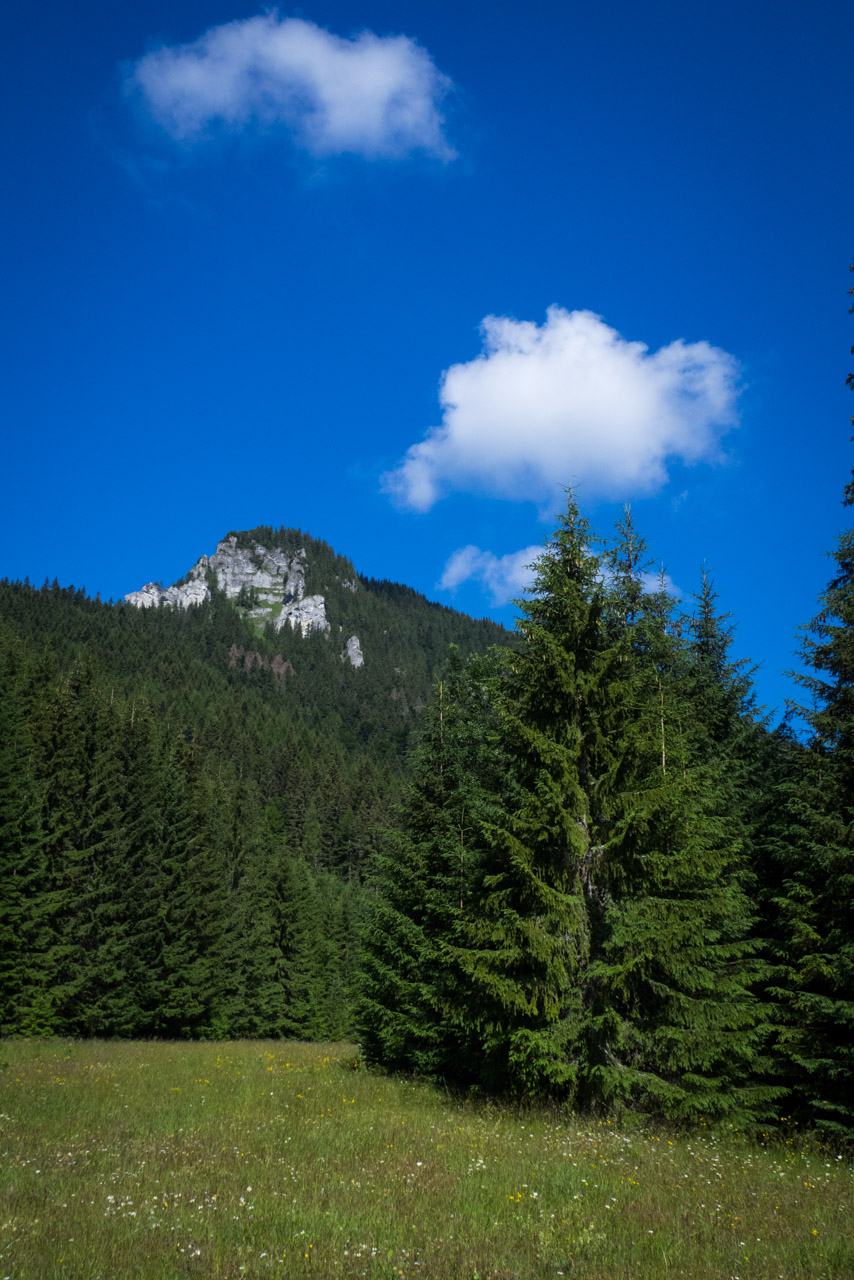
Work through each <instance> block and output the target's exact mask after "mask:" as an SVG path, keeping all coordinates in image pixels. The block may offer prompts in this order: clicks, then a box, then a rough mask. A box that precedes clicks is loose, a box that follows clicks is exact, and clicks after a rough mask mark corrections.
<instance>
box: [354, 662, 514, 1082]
mask: <svg viewBox="0 0 854 1280" xmlns="http://www.w3.org/2000/svg"><path fill="white" fill-rule="evenodd" d="M501 670H502V659H501V657H500V656H499V655H498V654H493V655H488V656H487V657H485V658H476V659H472V660H471V661H470V662H469V663H468V664H467V665H466V664H464V663H463V662H462V660H461V658H460V655H459V654H458V653H457V652H456V651H455V650H453V649H452V651H451V654H450V657H449V663H448V669H447V671H446V673H445V676H444V678H443V679H442V680H441V681H440V682H439V685H438V688H437V691H436V697H435V700H434V703H433V705H432V706H431V708H430V709H429V711H428V713H427V721H426V724H425V726H424V729H423V732H422V735H421V740H420V742H419V745H418V748H417V750H416V752H415V755H414V759H413V778H412V783H411V786H410V788H409V791H408V794H407V796H406V798H405V799H404V801H403V802H402V804H401V807H400V813H399V824H398V826H397V827H395V828H392V829H389V830H388V831H386V832H385V835H384V840H383V842H382V844H381V846H380V847H379V848H378V849H377V850H376V851H375V853H374V856H373V859H372V862H371V880H370V885H369V888H370V892H371V897H370V901H369V904H368V907H367V909H366V912H365V919H364V924H363V930H362V932H363V957H362V974H361V997H360V1000H359V1008H358V1024H359V1031H360V1037H361V1040H362V1044H363V1046H364V1049H365V1052H366V1054H367V1056H368V1058H369V1059H370V1060H372V1061H377V1062H381V1063H383V1065H385V1066H387V1067H391V1068H397V1069H402V1070H408V1071H417V1072H419V1073H422V1074H427V1075H433V1076H441V1077H443V1078H445V1079H448V1078H455V1079H457V1080H464V1081H467V1082H469V1083H472V1082H481V1077H482V1064H481V1062H480V1059H479V1056H478V1044H477V1042H476V1040H473V1038H472V1031H473V1025H472V1023H471V1021H470V1015H471V1009H472V1001H471V999H470V997H469V995H468V986H469V980H468V975H467V973H466V958H465V957H466V955H467V948H466V942H467V938H466V934H465V929H466V922H467V921H469V922H470V921H472V920H474V919H476V917H477V915H478V912H479V909H480V904H481V893H480V881H481V878H482V872H481V867H480V863H481V859H482V854H483V849H484V847H485V846H484V840H483V835H482V827H483V822H484V820H485V817H486V814H487V811H488V807H489V803H490V799H491V796H492V793H493V790H494V788H496V787H497V786H498V785H499V778H500V775H501V772H502V764H503V763H504V756H503V753H502V751H501V748H500V744H499V742H498V739H497V734H496V732H495V728H496V726H495V708H496V705H497V701H498V686H499V683H500V680H501V674H500V673H501Z"/></svg>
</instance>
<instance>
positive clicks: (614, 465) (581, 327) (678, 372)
mask: <svg viewBox="0 0 854 1280" xmlns="http://www.w3.org/2000/svg"><path fill="white" fill-rule="evenodd" d="M481 330H482V334H483V345H484V350H483V353H482V354H481V355H480V356H478V357H477V358H476V359H474V360H470V361H469V362H468V363H466V364H455V365H452V366H451V368H450V369H448V370H446V372H445V373H444V375H443V377H442V382H441V389H440V396H439V398H440V402H441V405H442V410H443V417H442V425H441V426H440V427H435V428H433V429H432V430H431V431H430V432H429V433H428V435H427V436H426V438H425V439H424V440H422V441H421V443H420V444H415V445H413V446H412V447H411V448H410V449H409V450H408V452H407V454H406V457H405V458H404V460H403V461H402V463H401V464H400V466H399V467H398V468H397V469H396V470H394V471H392V472H389V473H388V474H387V475H386V476H384V477H383V482H384V487H385V488H386V490H387V492H389V493H391V494H392V495H393V496H394V497H395V498H396V499H397V500H398V501H399V502H400V504H401V505H403V506H407V507H411V508H413V509H415V510H417V511H427V510H429V508H430V507H432V506H433V504H434V503H435V502H436V501H437V500H438V499H439V498H440V497H441V496H442V495H443V494H444V493H445V492H447V491H449V490H452V489H456V490H469V491H470V490H475V491H478V492H485V493H489V494H492V495H495V496H498V497H503V498H512V499H534V500H536V501H540V500H544V499H550V498H552V497H553V496H554V494H555V492H556V491H557V490H558V489H559V487H560V486H561V485H565V484H568V483H570V482H572V483H573V484H581V485H583V486H584V492H585V494H589V493H591V492H595V493H598V494H601V495H603V496H608V497H622V498H628V497H632V496H636V495H638V494H642V493H651V492H654V491H655V490H657V489H659V488H660V487H661V486H662V485H663V484H664V483H665V482H666V480H667V461H668V459H674V458H679V459H681V460H682V461H683V462H686V463H696V462H700V461H714V460H716V459H717V458H719V457H720V456H721V455H720V446H719V441H720V437H721V435H722V434H723V433H724V431H726V430H727V429H728V428H730V427H731V426H734V425H735V423H736V394H737V383H738V373H739V367H738V363H737V361H736V360H735V358H734V357H733V356H731V355H729V354H728V353H727V352H726V351H722V350H721V349H720V348H718V347H713V346H711V345H710V344H709V343H708V342H692V343H687V342H684V341H682V340H681V339H680V340H678V341H676V342H671V343H670V344H669V345H668V346H666V347H662V348H661V349H660V350H659V351H656V352H654V353H650V351H649V348H648V347H646V346H645V345H644V344H643V343H642V342H629V341H628V340H627V339H626V338H623V337H622V336H621V335H620V334H619V333H617V331H616V329H612V328H610V327H609V326H608V325H606V324H605V323H604V322H603V320H602V319H601V317H600V316H597V315H594V314H593V313H592V312H590V311H566V310H564V309H563V308H562V307H550V308H549V310H548V313H547V318H546V322H545V324H543V325H536V324H534V323H532V322H531V321H527V320H513V319H511V318H509V317H506V316H487V317H486V319H485V320H484V321H483V324H482V326H481Z"/></svg>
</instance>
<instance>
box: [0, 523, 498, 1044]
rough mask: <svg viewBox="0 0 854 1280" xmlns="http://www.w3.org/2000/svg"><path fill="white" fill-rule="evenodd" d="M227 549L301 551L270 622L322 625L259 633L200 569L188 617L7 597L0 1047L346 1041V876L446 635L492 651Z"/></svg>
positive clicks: (354, 869) (303, 557)
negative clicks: (318, 609) (115, 1038)
mask: <svg viewBox="0 0 854 1280" xmlns="http://www.w3.org/2000/svg"><path fill="white" fill-rule="evenodd" d="M230 537H231V540H232V541H231V545H232V546H233V547H234V548H236V549H237V551H239V552H242V551H243V550H244V548H245V549H247V550H248V553H249V555H250V556H253V557H255V559H256V560H262V561H263V559H264V556H267V557H269V556H271V555H272V556H274V557H275V556H276V554H277V553H280V554H279V559H280V560H284V561H287V563H288V565H290V564H292V563H293V561H294V559H295V558H298V565H297V568H298V570H299V572H298V573H297V575H296V578H297V581H296V583H295V582H294V581H293V579H294V575H293V574H291V584H290V585H291V588H292V590H291V600H289V601H282V605H283V607H286V605H287V604H289V603H297V604H300V603H302V602H304V601H305V600H308V599H311V598H312V597H315V598H316V597H317V596H320V595H322V597H323V615H324V618H325V622H326V626H325V627H311V626H309V627H306V626H304V625H303V624H302V621H301V619H300V618H299V617H297V618H296V619H295V620H291V619H290V618H288V617H287V615H286V616H285V618H284V620H283V621H282V622H281V623H280V625H279V627H278V629H277V628H276V617H281V613H282V609H279V612H278V614H276V615H275V616H273V617H271V616H265V615H264V614H263V613H261V612H259V600H258V590H257V587H255V586H253V584H252V583H251V582H250V583H245V582H244V583H240V582H236V581H235V578H234V575H232V577H231V579H230V580H229V581H228V582H226V584H225V587H226V589H223V587H221V586H220V585H219V582H218V580H217V574H216V571H215V567H214V569H211V567H210V561H211V560H213V559H214V557H211V558H207V557H205V558H203V559H204V560H205V561H206V562H207V563H205V564H204V565H203V568H202V571H201V573H200V574H197V575H196V576H195V577H193V573H194V571H191V573H190V574H189V575H188V577H187V581H188V582H192V583H195V586H196V600H197V601H198V602H197V603H195V604H192V605H189V604H188V605H187V606H186V607H182V606H181V605H177V606H176V605H170V604H169V603H165V604H163V605H162V606H161V607H156V608H138V607H134V605H133V604H131V603H121V604H118V605H113V604H105V603H102V602H101V601H99V600H97V599H96V600H93V599H90V598H88V597H87V596H86V595H85V593H84V592H82V591H78V590H75V589H74V588H73V587H65V588H63V587H60V586H59V585H58V584H57V583H54V584H53V585H52V586H48V585H47V584H45V586H44V587H42V588H41V589H38V590H36V589H33V588H32V587H31V586H30V585H29V584H26V583H24V584H21V583H11V582H8V581H3V582H2V583H0V681H2V689H3V701H2V707H1V708H0V857H2V867H0V873H1V874H2V875H3V884H4V886H5V887H4V894H3V899H2V903H0V1002H2V1006H0V1029H2V1030H3V1031H5V1032H10V1031H11V1032H20V1031H24V1032H27V1031H61V1032H70V1033H74V1034H83V1033H98V1034H126V1035H131V1034H169V1035H199V1034H216V1035H228V1034H278V1033H280V1032H288V1033H290V1034H300V1035H323V1034H335V1035H338V1034H344V1033H345V1032H346V1031H348V1030H349V1029H350V1007H351V998H352V992H351V990H350V985H351V984H352V981H353V975H354V972H355V953H354V948H355V932H354V931H355V926H356V920H357V917H358V914H359V910H360V902H361V893H362V890H361V879H362V873H363V868H364V864H365V859H366V857H367V855H368V854H369V852H370V850H371V849H372V848H373V847H374V846H375V843H376V840H377V833H378V832H379V830H380V829H381V828H382V827H383V825H384V824H385V823H387V822H388V820H389V815H390V812H391V809H392V808H393V806H394V804H395V802H396V800H397V798H398V795H399V793H400V788H401V785H402V781H403V778H404V776H405V772H406V758H407V751H408V746H409V743H410V740H411V738H412V734H413V731H414V730H415V728H416V726H417V724H418V721H419V719H420V715H419V711H420V708H421V707H423V705H424V704H425V703H426V701H427V699H428V698H429V696H430V689H431V685H432V682H433V681H434V680H435V678H436V676H437V674H438V673H439V672H440V670H441V669H442V665H443V663H444V661H445V660H446V657H447V652H448V646H449V645H450V644H456V645H458V646H459V647H460V649H461V650H463V651H465V652H469V651H474V652H480V651H483V650H484V649H485V648H487V647H488V645H490V644H491V643H494V642H496V641H501V640H502V639H503V640H505V641H506V640H508V639H509V636H508V634H507V633H506V632H502V630H501V629H500V628H498V627H496V626H495V625H494V624H492V623H490V622H486V621H483V622H476V621H474V620H472V619H470V618H467V617H465V616H464V615H462V614H459V613H457V612H455V611H454V610H451V609H446V608H444V607H442V606H440V605H435V604H431V603H430V602H428V601H427V600H426V599H425V598H424V597H423V596H420V595H418V594H417V593H415V592H413V591H410V590H409V589H407V588H405V587H402V586H399V585H397V584H392V583H384V582H373V581H370V580H364V579H361V578H359V577H358V575H357V574H356V572H355V570H354V568H353V566H352V564H351V563H350V562H349V561H348V560H345V559H344V558H343V557H339V556H336V554H335V553H334V552H333V551H332V549H331V548H329V547H328V546H327V545H326V544H325V543H322V542H319V541H317V540H315V539H312V538H310V537H308V536H307V535H303V534H301V533H299V531H296V530H285V529H279V530H271V529H260V530H253V531H251V532H250V533H246V534H235V535H230ZM220 545H221V546H222V545H223V544H220ZM297 553H301V554H299V556H298V557H297ZM196 568H198V566H196ZM283 578H284V582H283V584H282V585H283V586H285V587H286V586H287V574H285V575H283ZM294 587H296V590H293V588H294ZM158 590H161V591H162V589H158ZM163 594H164V595H165V594H166V593H165V592H164V593H163ZM283 594H285V592H283ZM262 603H263V602H262ZM315 616H316V615H315ZM354 636H357V637H358V641H359V646H358V649H354V647H353V645H347V641H348V640H350V639H351V637H354ZM358 657H361V658H362V661H361V664H360V665H356V664H355V663H354V658H355V659H356V660H358Z"/></svg>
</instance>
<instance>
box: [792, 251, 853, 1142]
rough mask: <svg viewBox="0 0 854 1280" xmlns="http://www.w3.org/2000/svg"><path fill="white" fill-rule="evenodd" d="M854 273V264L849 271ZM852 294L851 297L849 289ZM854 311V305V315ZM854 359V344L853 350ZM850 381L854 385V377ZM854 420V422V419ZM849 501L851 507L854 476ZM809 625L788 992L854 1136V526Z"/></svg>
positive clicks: (813, 1087) (805, 1064)
mask: <svg viewBox="0 0 854 1280" xmlns="http://www.w3.org/2000/svg"><path fill="white" fill-rule="evenodd" d="M852 270H854V265H852ZM850 292H854V289H852V290H851V291H850ZM851 311H852V313H854V306H852V308H851ZM852 353H854V348H852ZM848 385H849V386H851V387H852V388H854V374H852V375H849V378H848ZM852 421H854V419H852ZM843 505H844V506H846V507H852V506H854V471H852V476H851V479H850V480H849V481H848V483H847V485H846V486H845V490H844V495H843ZM831 558H832V560H833V562H834V573H833V577H832V578H831V580H830V582H829V583H828V585H827V587H826V588H825V590H824V591H823V592H822V594H821V595H820V597H819V603H820V609H819V612H818V614H817V615H816V617H815V618H814V619H813V620H812V622H811V623H810V624H809V626H808V627H807V628H806V635H805V637H804V641H803V646H802V649H801V659H802V662H803V664H804V668H805V670H803V671H801V672H799V673H797V674H796V675H795V679H796V680H797V682H798V684H799V685H800V687H801V689H802V690H803V691H804V693H805V694H806V695H807V698H808V701H807V703H806V705H800V706H798V708H797V710H798V712H799V714H800V716H801V718H802V720H803V721H804V722H805V724H806V727H807V733H808V738H807V742H806V750H805V751H803V752H802V753H800V754H799V756H798V759H797V772H796V773H794V774H793V776H792V777H791V779H790V780H789V782H788V784H787V785H786V787H785V795H786V799H787V802H788V803H787V815H788V819H789V827H788V831H787V832H786V834H785V836H784V838H783V839H782V840H779V841H778V844H777V850H776V853H777V865H778V869H779V873H780V878H781V880H782V892H781V893H780V894H779V896H778V897H777V898H776V899H775V903H774V905H775V907H776V909H777V911H778V912H779V913H780V916H781V919H782V920H783V921H785V927H786V934H787V936H786V939H785V947H784V950H783V955H782V956H781V960H782V972H781V982H780V988H779V993H778V994H779V996H780V998H781V1000H782V1002H783V1004H784V1007H785V1010H786V1011H787V1013H788V1026H787V1028H786V1031H785V1032H784V1036H783V1049H784V1052H785V1053H786V1054H787V1056H788V1059H789V1062H790V1069H791V1071H792V1076H793V1081H792V1082H793V1086H794V1089H795V1096H796V1099H797V1100H798V1101H799V1102H800V1105H801V1106H802V1107H803V1108H805V1110H806V1113H807V1114H808V1115H809V1116H810V1117H811V1118H812V1119H813V1120H814V1122H815V1123H816V1125H817V1126H818V1127H819V1128H822V1129H824V1130H827V1131H829V1132H832V1133H834V1134H850V1133H851V1131H852V1130H854V527H849V528H848V529H846V530H844V531H843V532H842V533H841V534H840V536H839V538H838V541H837V545H836V548H835V549H834V551H833V552H832V553H831Z"/></svg>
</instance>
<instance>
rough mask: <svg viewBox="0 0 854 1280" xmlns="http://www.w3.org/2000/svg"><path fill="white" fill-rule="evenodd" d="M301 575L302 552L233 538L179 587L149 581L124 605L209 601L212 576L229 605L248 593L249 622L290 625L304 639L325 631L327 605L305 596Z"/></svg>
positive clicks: (199, 564)
mask: <svg viewBox="0 0 854 1280" xmlns="http://www.w3.org/2000/svg"><path fill="white" fill-rule="evenodd" d="M305 574H306V555H305V548H303V547H300V549H299V550H298V551H296V552H294V553H293V554H289V553H288V552H287V551H285V550H284V549H283V548H281V547H273V548H269V547H264V546H262V545H261V544H260V543H257V544H256V545H255V546H254V547H251V548H248V547H240V546H238V542H237V537H236V536H235V535H234V534H232V535H231V536H230V537H228V538H224V539H223V541H222V542H220V543H219V545H218V546H217V549H216V551H215V552H214V554H213V555H212V556H202V557H201V559H200V560H198V561H197V562H196V564H195V565H194V566H193V568H192V569H191V570H190V572H189V573H188V574H187V576H186V578H185V579H184V580H183V581H182V582H180V583H176V584H174V585H173V586H171V587H162V586H160V584H159V583H157V582H148V583H146V585H145V586H144V587H142V588H141V589H140V590H139V591H131V592H129V593H128V595H126V596H125V602H126V603H127V604H132V605H135V606H136V608H138V609H150V608H152V607H153V606H157V605H161V604H166V605H171V606H173V607H178V608H182V609H185V608H187V607H188V606H189V605H192V604H201V603H202V602H203V601H205V600H207V599H209V597H210V587H209V586H208V579H209V576H210V575H212V576H213V578H214V580H215V581H216V585H217V586H218V588H219V590H220V591H222V592H224V594H225V595H226V596H227V597H228V599H229V600H236V599H237V598H238V597H239V596H240V594H241V592H243V591H244V590H245V591H246V592H248V593H249V595H250V598H251V599H252V602H253V604H252V608H251V609H250V611H249V612H250V617H252V618H257V619H258V620H264V619H272V620H273V621H274V625H275V628H276V630H277V631H280V630H281V629H282V627H283V626H284V625H285V623H286V622H289V623H290V625H291V626H292V627H299V628H300V630H301V631H302V633H303V635H308V634H309V632H311V631H321V632H328V631H329V629H330V628H329V622H328V621H327V618H326V602H325V600H324V598H323V596H320V595H312V596H307V595H306V594H305Z"/></svg>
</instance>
